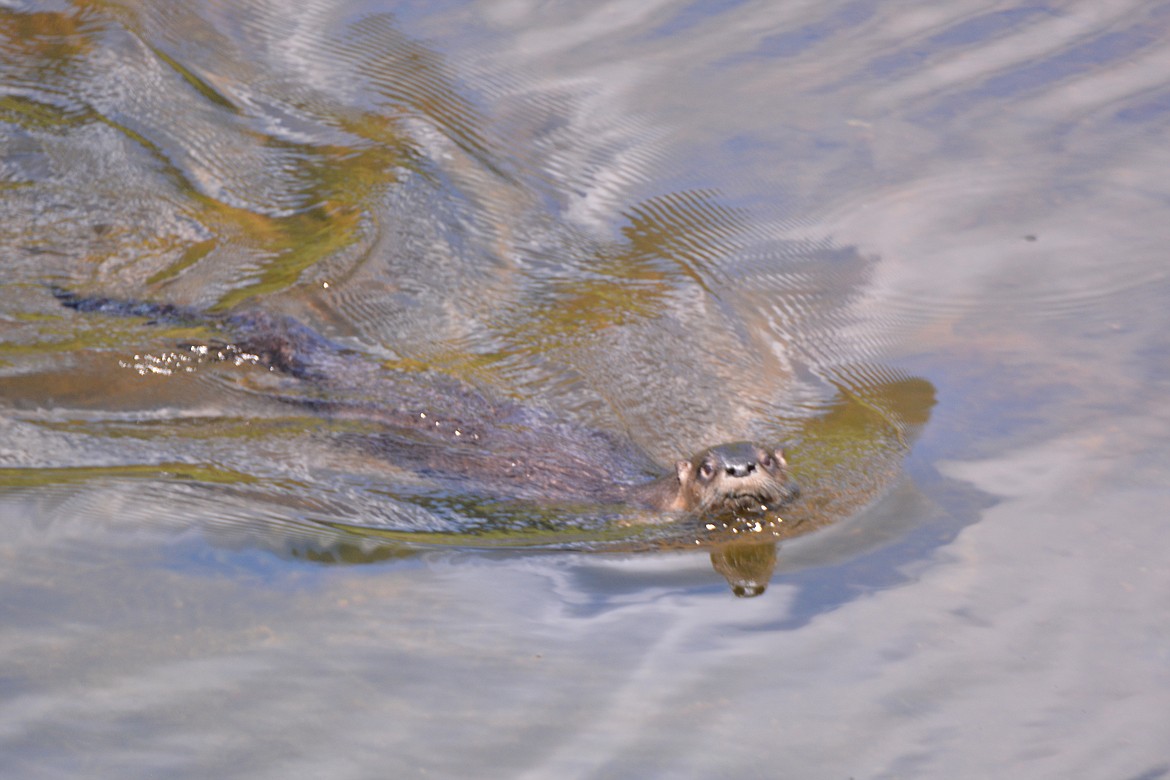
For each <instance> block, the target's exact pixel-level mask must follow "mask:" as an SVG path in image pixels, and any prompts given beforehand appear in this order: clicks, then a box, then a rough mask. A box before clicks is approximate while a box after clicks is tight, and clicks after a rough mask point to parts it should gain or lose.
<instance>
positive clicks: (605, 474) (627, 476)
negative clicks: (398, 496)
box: [53, 289, 797, 516]
mask: <svg viewBox="0 0 1170 780" xmlns="http://www.w3.org/2000/svg"><path fill="white" fill-rule="evenodd" d="M53 293H54V295H55V296H56V297H57V298H58V300H59V301H60V302H61V303H62V304H63V305H65V306H67V307H69V308H72V309H76V310H78V311H83V312H95V313H102V314H112V315H117V316H136V317H144V318H147V319H148V320H151V321H154V322H171V323H185V324H199V325H210V326H213V327H215V328H217V329H220V330H223V331H225V332H228V333H229V334H230V335H231V338H232V339H233V341H232V342H231V343H227V344H217V345H216V346H214V347H211V348H209V347H208V346H207V345H206V344H203V345H188V347H189V348H190V349H191V350H192V351H193V352H194V353H195V354H196V355H199V356H202V357H204V358H206V359H209V360H214V359H216V357H215V356H216V355H218V356H220V359H229V358H230V359H232V360H233V361H235V362H240V359H241V357H246V358H247V360H245V361H244V362H250V363H257V364H260V365H263V366H266V367H268V368H269V369H270V370H272V371H276V372H279V373H281V374H285V375H289V376H293V377H296V378H297V379H300V380H304V382H305V383H307V385H308V386H309V387H311V388H312V389H313V392H312V394H311V395H310V396H308V397H306V396H304V395H298V394H295V393H294V394H291V395H289V394H282V395H279V396H277V397H278V398H279V400H282V401H285V402H291V403H298V404H304V405H306V406H311V407H312V408H313V409H315V410H316V411H318V412H320V413H323V414H326V415H328V416H332V417H339V418H345V419H353V420H360V421H362V422H364V423H371V424H373V425H375V426H377V430H376V431H374V432H371V433H364V434H359V435H357V436H351V437H350V438H349V439H347V440H348V441H351V442H353V443H354V444H355V445H356V446H359V447H362V448H364V449H365V450H366V451H368V452H370V453H372V454H374V455H376V456H377V457H379V458H382V459H384V460H387V461H390V462H392V463H394V465H396V466H398V467H400V468H405V469H408V470H412V471H414V472H416V473H418V474H420V475H422V476H424V477H428V478H430V479H431V480H433V481H435V482H438V483H439V484H440V485H442V484H450V485H451V487H452V489H453V490H456V491H466V492H470V493H478V494H483V495H488V496H492V497H495V498H499V499H505V500H509V499H519V500H528V501H557V502H570V503H581V502H584V503H594V504H611V505H612V504H627V505H635V506H638V507H641V508H645V509H651V510H657V511H661V512H695V513H699V514H702V515H736V516H739V515H756V514H761V513H764V512H767V511H770V510H775V509H777V508H778V507H780V506H783V505H784V504H786V503H788V502H789V501H791V500H792V499H793V498H794V497H795V496H796V494H797V491H796V489H795V487H794V486H793V485H792V484H791V483H790V482H789V479H788V472H787V467H786V463H785V460H784V456H783V453H782V451H781V450H780V449H777V448H769V447H765V446H763V445H760V444H755V443H751V442H733V443H730V444H722V445H719V446H715V447H711V448H709V449H706V450H703V451H702V452H700V453H698V454H697V455H695V456H694V457H692V458H690V459H688V460H680V461H678V462H677V463H676V464H675V468H674V470H673V472H672V473H669V474H666V475H665V476H661V477H658V478H655V474H656V473H661V471H660V469H658V467H657V466H656V465H655V464H654V463H653V462H652V461H651V460H650V459H649V458H648V457H647V456H646V455H645V454H644V453H643V452H642V451H641V450H640V449H639V448H638V447H636V446H635V445H634V444H633V443H632V442H630V441H629V440H628V439H626V438H625V437H621V436H617V435H615V434H613V433H611V432H608V431H601V430H595V429H590V428H587V427H584V426H581V425H578V424H574V423H572V422H570V421H567V420H565V419H563V418H560V417H558V416H556V415H555V414H552V413H551V412H550V411H548V410H545V409H542V408H539V407H534V406H525V405H523V404H518V403H516V402H512V401H507V400H500V399H492V398H489V397H488V396H486V395H485V394H484V393H482V392H480V391H479V390H477V389H476V388H474V387H471V386H470V385H468V384H466V383H464V382H462V381H460V380H457V379H453V378H451V377H449V376H443V375H440V374H434V373H405V372H396V371H392V370H388V369H385V368H382V367H381V366H378V365H376V364H374V363H372V362H371V361H369V360H368V359H366V358H365V357H364V356H363V355H362V354H361V353H359V352H355V351H353V350H347V349H344V348H342V347H340V346H339V345H337V344H335V343H333V342H331V341H329V340H328V339H326V338H324V337H323V336H321V335H320V334H318V333H317V332H315V331H313V330H312V329H310V328H308V327H306V326H304V325H303V324H301V323H299V322H298V321H296V320H294V319H292V318H290V317H282V316H273V315H271V314H268V313H265V312H262V311H244V312H236V313H230V314H211V313H208V312H202V311H198V310H193V309H185V308H181V307H176V306H172V305H167V304H155V303H150V302H141V301H125V300H118V299H110V298H99V297H82V296H78V295H76V294H75V293H72V292H69V291H66V290H61V289H53Z"/></svg>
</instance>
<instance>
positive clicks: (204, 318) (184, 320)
mask: <svg viewBox="0 0 1170 780" xmlns="http://www.w3.org/2000/svg"><path fill="white" fill-rule="evenodd" d="M48 287H49V291H50V292H51V293H52V294H53V297H54V298H56V299H57V300H58V301H60V303H61V305H62V306H65V307H67V308H70V309H73V310H75V311H79V312H83V313H96V314H104V315H108V316H114V317H143V318H146V320H147V322H148V324H150V325H160V324H166V325H207V326H210V327H213V328H216V329H217V330H223V331H225V332H226V333H227V334H229V338H230V341H229V342H226V343H225V342H215V343H214V344H213V345H211V346H214V347H215V352H216V353H217V354H219V353H222V354H225V355H231V356H233V357H234V356H237V355H248V356H250V357H251V358H253V359H254V362H258V363H260V364H262V365H266V366H269V367H271V368H273V369H275V370H277V371H281V372H283V373H286V374H289V375H291V376H294V377H297V378H298V379H319V378H321V374H322V371H321V367H320V366H319V365H318V363H319V362H320V361H321V359H322V358H323V357H324V356H325V355H330V354H339V353H343V352H344V351H345V350H343V349H342V348H341V347H340V346H338V345H337V344H334V343H333V342H331V341H329V340H328V339H326V338H325V337H324V336H322V335H321V334H319V333H317V332H316V331H315V330H312V329H311V328H308V327H306V326H305V325H302V324H301V323H300V322H298V321H297V320H295V319H293V318H292V317H288V316H280V315H272V314H268V313H267V312H263V311H241V312H234V313H227V314H213V313H211V312H207V311H202V310H200V309H194V308H190V307H185V306H175V305H174V304H170V303H155V302H153V301H140V300H127V299H121V298H106V297H102V296H87V295H80V294H78V293H75V292H73V291H72V290H68V289H65V288H64V287H60V286H57V285H49V286H48ZM183 346H184V347H187V348H192V347H198V346H201V345H199V344H192V343H185V344H184V345H183ZM203 346H207V345H203Z"/></svg>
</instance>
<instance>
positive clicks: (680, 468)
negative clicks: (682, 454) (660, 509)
mask: <svg viewBox="0 0 1170 780" xmlns="http://www.w3.org/2000/svg"><path fill="white" fill-rule="evenodd" d="M674 470H675V473H676V474H678V483H679V484H680V485H685V484H687V483H688V482H690V481H691V477H692V476H693V471H694V466H692V465H691V462H690V461H689V460H680V461H678V462H677V463H675V464H674Z"/></svg>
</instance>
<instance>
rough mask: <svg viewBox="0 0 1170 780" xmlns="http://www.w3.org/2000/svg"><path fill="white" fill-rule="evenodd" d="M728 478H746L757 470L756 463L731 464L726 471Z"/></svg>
mask: <svg viewBox="0 0 1170 780" xmlns="http://www.w3.org/2000/svg"><path fill="white" fill-rule="evenodd" d="M724 470H725V471H726V472H727V474H728V476H731V477H746V476H747V475H748V474H751V473H752V472H753V471H755V470H756V464H754V463H729V464H728V465H727V467H726V468H725V469H724Z"/></svg>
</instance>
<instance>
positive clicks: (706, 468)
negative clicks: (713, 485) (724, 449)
mask: <svg viewBox="0 0 1170 780" xmlns="http://www.w3.org/2000/svg"><path fill="white" fill-rule="evenodd" d="M714 473H715V469H714V468H713V467H712V466H711V464H710V463H706V462H704V463H703V465H702V466H699V476H700V477H702V478H703V479H710V478H711V475H712V474H714Z"/></svg>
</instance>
